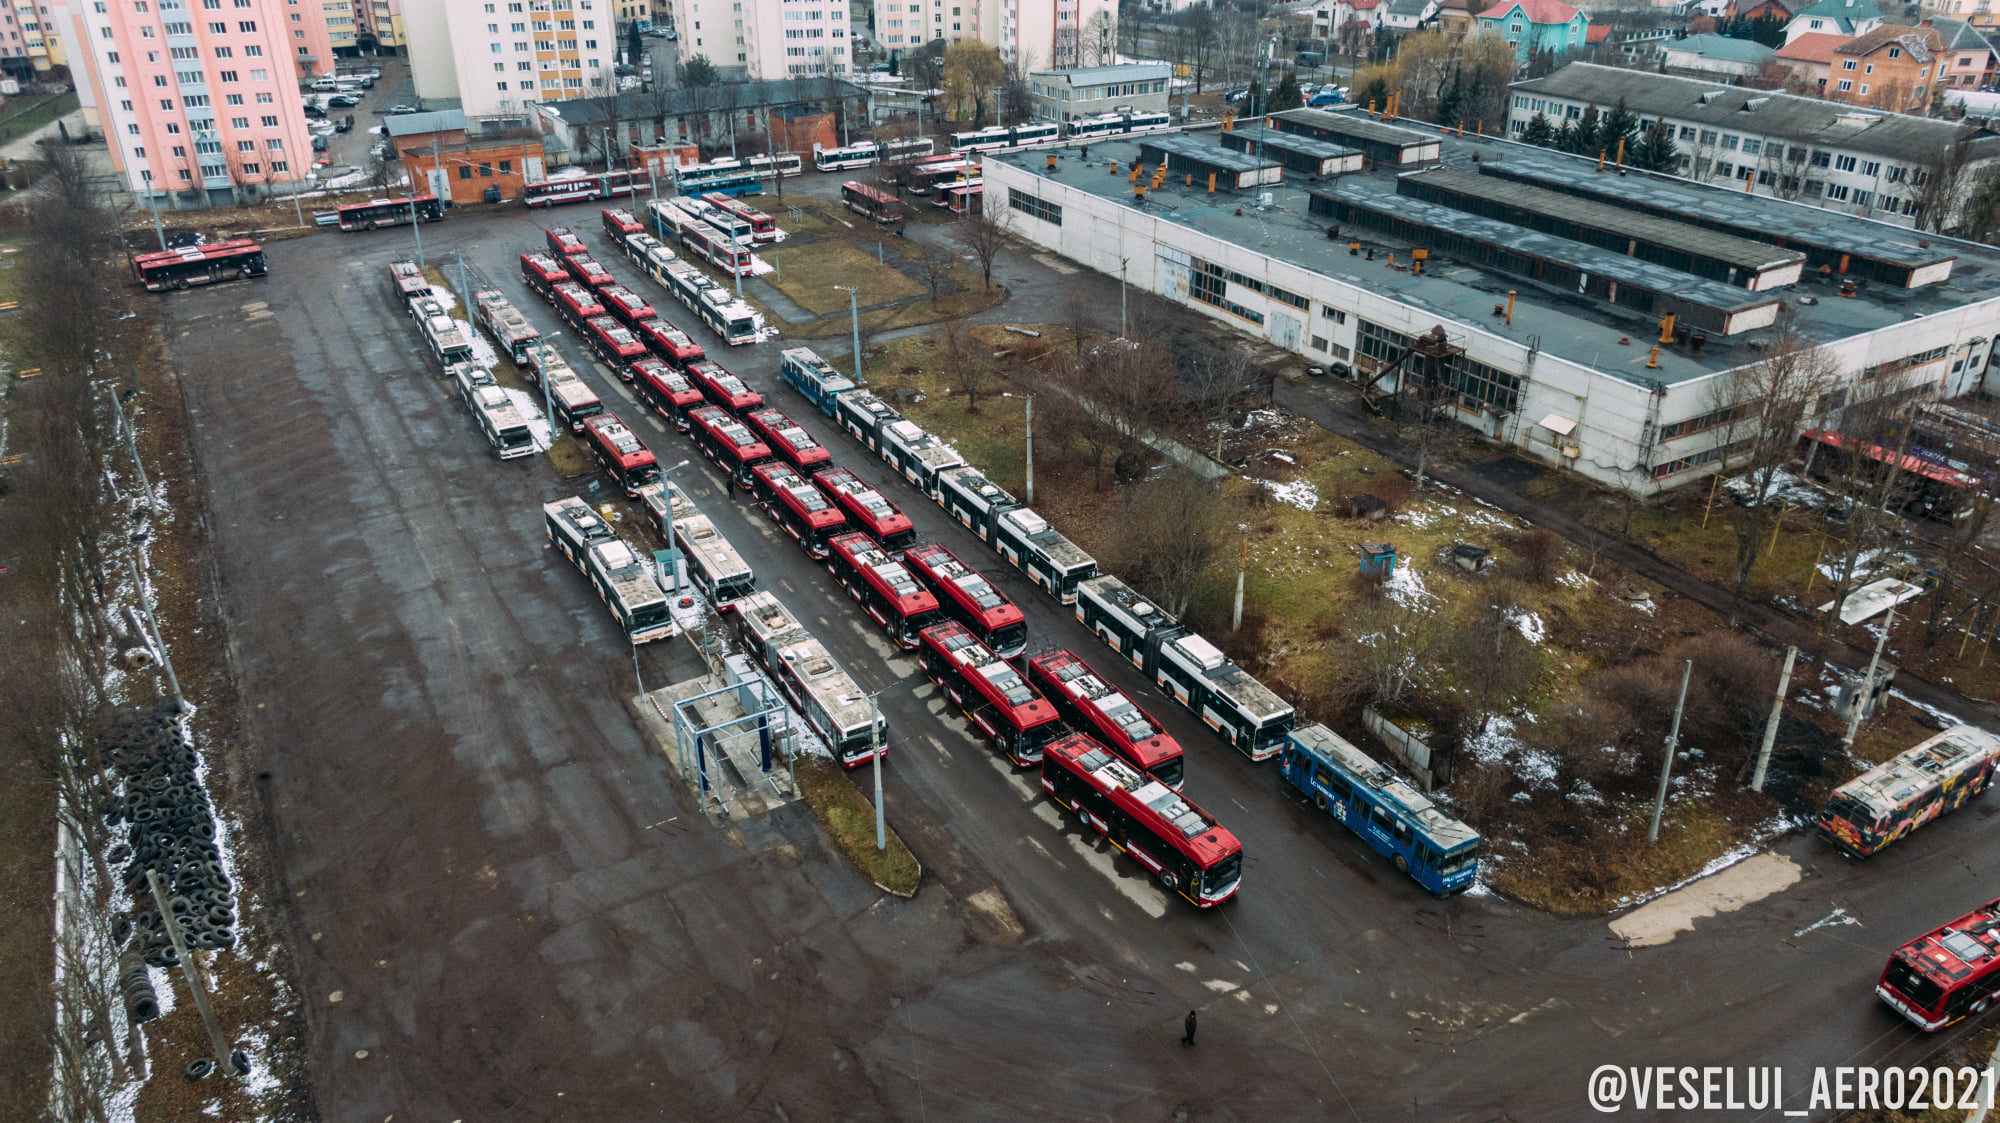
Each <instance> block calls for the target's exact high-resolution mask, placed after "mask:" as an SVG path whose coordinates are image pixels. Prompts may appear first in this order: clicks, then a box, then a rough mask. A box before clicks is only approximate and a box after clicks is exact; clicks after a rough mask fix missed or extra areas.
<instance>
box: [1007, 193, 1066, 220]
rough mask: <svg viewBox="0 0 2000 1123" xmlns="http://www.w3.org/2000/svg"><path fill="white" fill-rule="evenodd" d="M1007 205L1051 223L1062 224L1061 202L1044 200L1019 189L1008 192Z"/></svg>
mask: <svg viewBox="0 0 2000 1123" xmlns="http://www.w3.org/2000/svg"><path fill="white" fill-rule="evenodd" d="M1007 205H1008V206H1010V207H1012V208H1014V209H1015V210H1017V211H1021V212H1024V213H1026V214H1027V215H1029V216H1031V217H1033V218H1039V219H1041V220H1042V221H1043V222H1046V223H1050V224H1051V225H1054V226H1061V225H1062V207H1061V205H1059V204H1056V203H1049V202H1044V201H1043V200H1041V199H1038V198H1036V197H1035V196H1033V195H1026V194H1023V193H1021V192H1019V191H1009V192H1007Z"/></svg>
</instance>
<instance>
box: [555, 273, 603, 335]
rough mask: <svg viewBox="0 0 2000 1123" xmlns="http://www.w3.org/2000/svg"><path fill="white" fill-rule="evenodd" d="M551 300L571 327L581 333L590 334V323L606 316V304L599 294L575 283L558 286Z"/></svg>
mask: <svg viewBox="0 0 2000 1123" xmlns="http://www.w3.org/2000/svg"><path fill="white" fill-rule="evenodd" d="M549 299H550V302H551V303H553V304H554V305H555V306H556V311H557V312H558V313H560V314H561V315H562V318H563V319H565V320H567V321H569V326H571V327H573V328H575V329H576V330H577V331H580V332H588V331H589V330H590V328H589V326H588V325H589V324H590V321H592V320H595V319H596V318H598V317H599V316H602V315H604V304H603V303H602V302H601V301H599V300H598V298H597V294H596V293H594V292H592V291H590V290H589V289H587V288H585V287H583V286H582V285H579V284H577V283H576V282H575V281H564V282H562V283H561V284H559V285H557V286H556V287H555V289H554V290H553V295H552V296H551V297H550V298H549Z"/></svg>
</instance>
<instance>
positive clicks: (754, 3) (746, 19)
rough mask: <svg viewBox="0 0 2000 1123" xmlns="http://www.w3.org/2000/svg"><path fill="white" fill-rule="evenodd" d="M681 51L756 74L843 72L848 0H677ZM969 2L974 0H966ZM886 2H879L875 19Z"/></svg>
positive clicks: (847, 62)
mask: <svg viewBox="0 0 2000 1123" xmlns="http://www.w3.org/2000/svg"><path fill="white" fill-rule="evenodd" d="M673 2H674V27H675V29H676V30H677V31H678V32H679V33H680V36H681V39H680V43H681V57H682V58H683V59H686V58H689V57H692V56H694V55H701V56H703V57H705V58H707V59H708V61H709V62H711V63H714V64H715V65H716V66H717V67H718V68H720V69H722V70H724V71H728V72H735V73H739V74H741V75H742V76H743V77H746V78H752V79H768V78H818V77H829V76H837V75H845V74H847V73H849V72H850V71H851V70H852V67H853V61H854V56H853V52H852V43H851V42H850V41H849V37H848V27H847V0H673ZM967 2H970V0H967ZM885 6H886V4H885V3H878V4H877V5H876V7H877V13H878V14H877V16H876V19H877V20H878V21H879V20H880V19H881V18H882V17H881V15H880V11H881V9H882V8H883V7H885Z"/></svg>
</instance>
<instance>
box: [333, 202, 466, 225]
mask: <svg viewBox="0 0 2000 1123" xmlns="http://www.w3.org/2000/svg"><path fill="white" fill-rule="evenodd" d="M334 213H335V215H336V216H338V221H339V223H340V228H341V229H342V230H345V231H350V232H351V231H355V230H377V229H380V228H381V227H384V226H405V225H408V224H410V223H414V222H439V221H442V220H443V219H444V204H443V203H441V202H439V201H438V197H437V196H436V195H417V196H414V197H413V196H409V195H405V196H403V197H402V198H400V199H374V200H371V201H369V202H366V203H351V204H349V205H347V206H344V207H341V208H340V209H339V210H337V211H335V212H334Z"/></svg>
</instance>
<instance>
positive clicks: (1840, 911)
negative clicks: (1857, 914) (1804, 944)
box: [1792, 907, 1861, 936]
mask: <svg viewBox="0 0 2000 1123" xmlns="http://www.w3.org/2000/svg"><path fill="white" fill-rule="evenodd" d="M1836 924H1852V925H1854V926H1855V927H1857V928H1858V927H1860V926H1861V922H1860V921H1859V920H1856V919H1854V918H1853V917H1851V916H1849V915H1847V910H1846V909H1844V908H1838V907H1836V908H1835V909H1834V910H1833V911H1832V912H1830V913H1827V914H1826V915H1825V916H1824V917H1821V918H1820V919H1818V920H1815V921H1813V922H1812V923H1811V924H1808V925H1806V926H1805V927H1804V928H1801V929H1799V930H1798V931H1796V932H1794V933H1792V935H1794V936H1803V935H1805V934H1806V933H1807V932H1811V931H1814V930H1816V929H1820V928H1828V927H1832V926H1833V925H1836Z"/></svg>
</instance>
